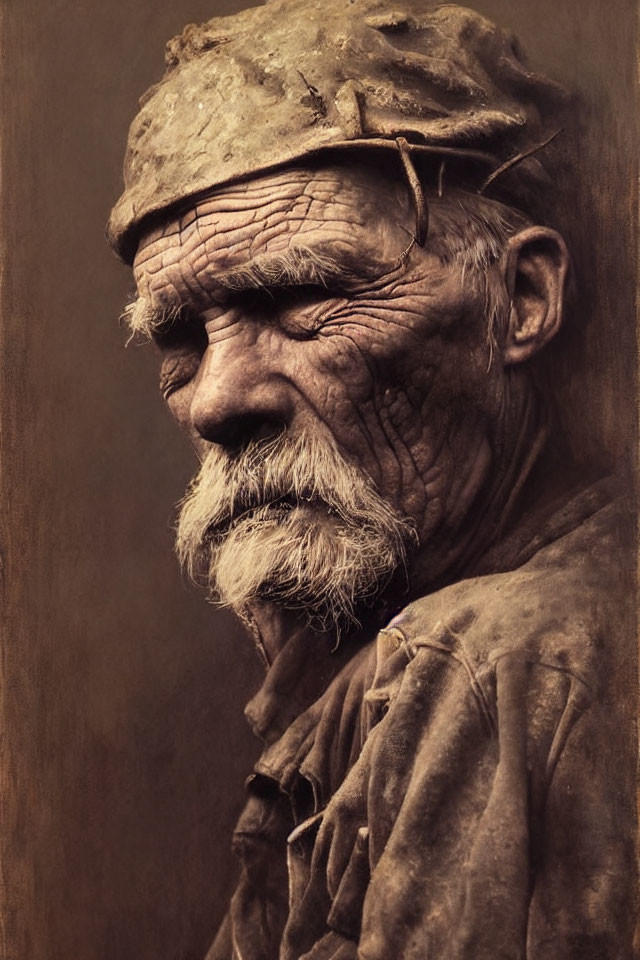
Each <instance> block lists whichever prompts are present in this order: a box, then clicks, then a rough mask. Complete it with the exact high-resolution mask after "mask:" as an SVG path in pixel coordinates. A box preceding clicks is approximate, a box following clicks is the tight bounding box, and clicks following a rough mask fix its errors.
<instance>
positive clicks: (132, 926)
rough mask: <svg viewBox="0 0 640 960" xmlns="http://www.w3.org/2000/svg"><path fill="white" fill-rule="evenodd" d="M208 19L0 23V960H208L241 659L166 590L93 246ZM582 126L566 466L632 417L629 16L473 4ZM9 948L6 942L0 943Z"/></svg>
mask: <svg viewBox="0 0 640 960" xmlns="http://www.w3.org/2000/svg"><path fill="white" fill-rule="evenodd" d="M241 5H244V4H234V2H233V0H227V2H226V3H223V2H221V0H182V2H180V3H176V2H174V0H171V2H170V0H153V2H145V0H137V3H134V2H132V0H126V2H125V0H4V3H3V5H2V8H1V11H0V16H1V17H2V20H3V22H4V23H3V33H4V36H3V57H2V61H3V63H2V71H3V111H2V117H3V120H2V123H3V127H2V150H3V155H4V161H3V201H2V225H3V231H2V245H3V293H2V298H3V299H2V371H3V378H2V421H1V422H2V466H3V475H2V483H3V486H2V498H1V509H2V513H3V524H2V530H3V541H2V552H3V559H4V563H3V569H4V574H3V576H4V602H5V613H4V616H3V660H2V662H3V680H4V686H3V691H4V693H3V696H4V700H3V714H4V720H3V737H4V748H3V749H4V755H3V770H4V782H3V807H2V809H3V818H4V822H3V835H4V842H5V858H4V863H3V868H2V869H3V873H4V882H5V883H6V885H7V887H6V889H7V905H6V907H5V909H4V913H3V918H4V920H3V923H4V927H3V930H4V947H5V951H4V955H3V956H4V958H6V960H8V958H11V960H71V958H79V960H186V958H198V957H200V956H201V954H202V952H203V950H204V948H205V945H206V943H207V941H208V940H209V938H210V936H211V934H212V932H213V929H214V927H215V925H216V923H217V920H218V918H219V916H220V914H221V912H222V910H223V906H224V903H223V901H224V891H225V890H226V889H227V888H228V885H229V881H230V874H231V870H232V866H231V862H230V857H229V855H228V853H227V845H228V844H227V839H226V838H227V836H228V833H229V831H230V828H231V824H232V822H233V819H234V816H235V814H236V812H237V808H238V804H239V802H240V799H241V794H242V780H243V777H244V774H245V772H246V769H247V767H248V766H249V765H250V761H251V756H252V752H253V749H254V746H253V744H252V741H251V737H250V736H249V734H248V732H247V731H246V729H245V726H244V721H243V719H242V705H243V703H244V702H245V700H246V699H247V693H248V689H251V688H253V687H254V686H255V684H256V683H257V682H258V677H259V669H258V665H257V661H256V658H255V657H254V654H253V652H252V650H251V649H250V646H249V644H248V642H247V641H245V640H244V639H243V638H242V637H241V634H240V631H239V630H238V629H237V628H236V627H235V626H234V625H233V623H232V622H231V621H230V619H229V618H227V617H225V616H223V615H220V614H219V613H216V612H215V611H214V610H213V609H212V608H211V607H209V606H208V605H207V604H206V603H204V601H203V600H202V599H201V598H200V597H198V596H197V595H196V594H195V593H194V592H193V591H192V590H190V589H189V588H187V587H186V586H185V585H184V584H183V583H182V581H181V579H180V576H179V574H178V572H177V570H176V567H175V564H174V562H173V559H172V557H171V532H170V517H171V515H172V505H173V503H174V502H175V501H176V499H177V498H178V497H179V495H180V494H181V492H182V490H183V488H184V485H185V482H186V480H187V479H188V477H189V475H190V473H191V470H192V468H193V463H192V460H191V454H190V452H189V450H188V449H187V446H186V444H185V443H184V442H183V441H182V440H181V439H180V438H179V437H178V435H177V433H176V432H175V431H174V429H173V427H172V425H171V423H170V422H169V419H168V416H167V415H166V413H165V412H164V411H163V408H162V405H161V403H160V400H159V398H158V396H157V390H156V386H155V372H154V362H153V356H152V353H151V351H150V350H146V349H143V348H139V347H130V348H129V349H128V350H123V342H124V337H123V334H122V332H121V331H120V330H119V329H118V326H117V323H116V317H117V315H118V313H119V310H120V307H121V304H122V301H123V299H124V297H125V295H126V294H127V292H128V290H129V279H128V276H127V272H126V270H125V269H124V268H122V267H121V266H119V265H118V264H117V263H116V262H115V261H114V260H113V258H112V257H111V255H110V254H109V252H108V251H107V249H106V246H105V244H104V241H103V224H104V221H105V219H106V216H107V212H108V209H109V206H110V204H111V202H112V201H113V200H114V199H115V197H116V196H117V193H118V190H119V176H120V161H121V155H122V148H123V143H124V137H125V131H126V126H127V123H128V120H129V118H130V117H131V115H132V114H133V113H134V111H135V108H136V100H137V96H138V95H139V94H140V93H141V92H142V90H143V89H144V88H145V87H146V86H147V85H148V84H149V83H151V82H152V81H153V80H154V79H155V78H157V76H158V75H159V73H160V69H161V56H162V47H163V44H164V41H165V40H166V39H167V38H168V37H169V36H170V35H172V34H173V33H175V32H177V31H178V30H179V29H180V28H181V27H182V25H183V24H184V23H186V22H188V21H197V20H202V19H206V18H207V17H208V16H211V15H213V14H214V13H220V14H221V13H225V12H231V11H232V10H233V9H236V8H237V7H239V6H241ZM476 8H477V9H479V10H480V11H481V12H486V13H488V14H490V15H492V16H494V17H496V18H497V19H500V20H501V21H502V22H503V23H505V24H509V25H511V26H512V27H513V28H514V29H515V30H516V31H517V32H518V33H520V35H521V37H522V38H523V39H524V40H525V42H526V46H527V47H528V49H529V51H530V55H531V59H532V61H533V62H534V63H536V64H537V65H539V66H541V67H543V68H546V69H547V70H549V71H550V72H552V73H553V74H554V75H555V76H556V77H557V78H558V79H560V80H562V81H565V82H567V83H568V84H569V85H570V86H576V85H578V86H581V87H582V88H583V89H584V90H585V91H586V93H587V95H588V97H589V99H590V100H591V102H592V103H593V121H592V130H593V131H594V132H593V134H592V135H591V136H590V138H589V140H588V143H587V146H586V149H585V154H584V157H583V163H584V173H585V175H586V176H587V178H588V183H589V187H588V189H587V190H586V191H585V193H584V194H583V199H582V200H581V205H580V210H581V212H582V213H583V214H584V217H585V220H586V221H587V230H588V238H589V240H592V239H595V241H596V246H597V250H598V255H597V257H595V258H591V259H590V260H589V259H587V261H586V266H585V268H584V269H583V281H584V284H585V286H584V288H583V289H584V291H585V293H584V300H583V302H584V303H585V304H591V305H592V306H593V311H592V312H593V313H594V315H595V319H592V320H591V321H590V322H589V324H588V325H587V328H586V331H585V332H584V333H578V332H577V331H578V327H579V326H580V323H579V322H577V321H581V320H582V317H583V316H584V317H585V318H586V315H587V311H586V310H579V311H578V314H579V316H578V317H576V318H574V328H575V329H574V331H570V332H569V333H568V334H566V335H565V345H566V348H567V349H571V351H572V354H571V355H572V357H574V358H575V364H574V366H573V367H572V368H571V369H569V368H566V367H565V368H564V369H563V370H562V371H561V372H560V373H559V374H558V377H559V380H560V381H561V383H560V387H561V390H562V398H563V403H564V404H565V405H568V406H569V407H570V408H571V410H572V411H573V412H572V415H571V418H570V420H571V422H573V423H577V424H578V426H579V431H578V433H577V434H576V436H577V437H578V438H579V440H578V446H580V447H581V448H583V449H588V450H589V451H591V450H592V449H593V448H595V447H598V446H600V445H601V444H602V443H604V446H605V447H606V449H607V451H608V455H609V459H612V460H617V459H619V458H620V457H621V456H622V455H624V454H625V452H626V451H628V449H629V446H630V431H631V429H632V427H633V419H632V416H630V414H629V411H631V410H632V409H633V408H634V402H633V398H634V396H635V387H634V382H633V370H634V368H635V346H634V344H635V339H634V319H633V299H634V283H633V273H634V263H633V250H634V247H635V238H634V229H633V225H632V210H633V198H632V197H631V196H630V186H629V182H630V180H631V175H632V172H631V168H632V164H633V163H634V162H635V160H634V158H635V152H634V151H635V144H634V138H633V131H632V125H633V122H634V120H633V118H634V113H635V110H634V104H633V102H632V97H633V68H634V62H633V47H634V42H635V34H636V28H635V22H634V10H635V3H633V2H632V0H537V2H535V3H534V2H532V0H482V2H479V3H477V4H476ZM0 942H2V941H0Z"/></svg>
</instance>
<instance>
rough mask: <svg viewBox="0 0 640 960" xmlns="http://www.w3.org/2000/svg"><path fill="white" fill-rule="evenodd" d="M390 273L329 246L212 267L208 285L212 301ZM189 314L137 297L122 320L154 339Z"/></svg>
mask: <svg viewBox="0 0 640 960" xmlns="http://www.w3.org/2000/svg"><path fill="white" fill-rule="evenodd" d="M385 268H386V269H388V265H384V264H382V263H381V262H380V261H378V260H377V258H376V257H375V256H372V255H371V254H370V253H366V254H364V255H363V256H362V258H360V257H358V258H357V259H356V258H354V257H353V256H349V255H348V254H347V255H345V254H342V253H341V255H340V260H338V259H337V258H336V256H335V254H332V253H331V252H329V249H328V245H326V244H322V245H318V246H316V247H308V246H303V245H298V246H295V247H291V248H290V249H289V250H287V251H285V252H283V253H281V254H262V255H259V256H257V257H255V258H254V259H253V260H250V261H248V262H247V263H246V264H242V265H240V266H237V267H230V268H229V269H227V270H222V271H219V270H215V272H214V268H213V267H211V268H210V270H211V272H210V274H209V276H208V277H207V280H206V288H207V290H210V292H211V296H212V299H213V297H214V296H215V291H216V290H219V291H232V292H234V293H241V292H243V291H256V290H265V291H266V292H270V291H273V290H277V289H282V288H290V287H301V286H318V287H326V288H328V289H329V288H336V287H345V286H348V285H349V284H350V283H354V282H357V281H367V280H375V279H378V278H379V277H380V276H381V274H382V273H384V272H385ZM185 312H189V313H190V314H192V315H193V313H194V308H193V305H192V304H185V303H173V304H171V305H168V306H166V307H161V308H156V307H153V306H152V305H151V303H150V301H149V300H148V299H147V298H145V297H136V298H135V299H133V300H132V301H131V302H130V303H128V304H127V305H126V306H125V308H124V310H123V312H122V315H121V320H122V321H123V322H124V323H125V324H126V326H127V327H128V328H129V330H130V331H131V333H132V335H138V334H140V335H142V336H144V337H147V338H151V337H152V336H153V335H154V334H157V333H158V332H160V331H162V330H165V329H167V328H168V327H170V326H171V324H172V323H174V322H175V321H176V319H177V318H178V317H180V316H182V315H183V314H184V313H185Z"/></svg>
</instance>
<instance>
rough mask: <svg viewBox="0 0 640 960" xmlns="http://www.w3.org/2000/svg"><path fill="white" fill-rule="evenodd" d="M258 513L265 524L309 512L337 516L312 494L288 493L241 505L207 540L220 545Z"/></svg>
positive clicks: (213, 529)
mask: <svg viewBox="0 0 640 960" xmlns="http://www.w3.org/2000/svg"><path fill="white" fill-rule="evenodd" d="M258 511H262V512H263V516H262V521H263V522H264V523H274V522H275V523H283V522H286V521H287V520H288V519H290V518H291V517H292V515H293V514H298V515H299V514H301V513H307V512H313V513H314V514H317V515H320V516H324V517H332V516H335V511H334V510H333V509H332V508H331V507H330V506H328V504H326V503H325V502H324V501H323V500H320V499H319V498H318V497H316V496H314V495H312V494H309V495H297V496H294V495H293V494H290V493H286V494H283V495H282V496H280V497H277V498H276V499H273V500H265V501H260V502H255V503H251V504H241V505H239V506H238V508H237V510H233V511H232V512H231V514H230V515H228V516H226V517H225V518H224V519H223V520H220V521H219V522H218V523H215V524H212V525H211V526H210V527H209V528H208V530H207V535H206V540H207V541H208V542H210V543H211V542H214V543H215V542H218V543H219V542H220V541H221V540H222V539H224V537H225V536H226V535H227V534H228V533H230V532H231V530H232V529H234V528H235V527H237V526H239V525H240V524H241V523H242V522H243V521H245V520H250V519H251V518H253V517H254V516H255V514H256V513H257V512H258Z"/></svg>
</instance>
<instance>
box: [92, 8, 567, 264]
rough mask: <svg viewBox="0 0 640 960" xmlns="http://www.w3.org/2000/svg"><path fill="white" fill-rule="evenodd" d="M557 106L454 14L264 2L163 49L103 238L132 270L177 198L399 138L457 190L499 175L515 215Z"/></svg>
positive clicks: (472, 16)
mask: <svg viewBox="0 0 640 960" xmlns="http://www.w3.org/2000/svg"><path fill="white" fill-rule="evenodd" d="M564 100H565V94H564V91H563V90H562V88H561V87H559V86H558V85H557V84H555V83H554V82H552V81H550V80H548V79H546V78H544V77H541V76H539V75H537V74H535V73H532V72H531V71H530V70H529V69H528V68H527V66H526V64H525V62H524V60H523V58H522V55H521V53H520V50H519V46H518V43H517V40H516V39H515V37H514V36H513V34H511V33H510V32H508V31H505V30H503V29H501V28H500V27H498V26H496V25H495V24H493V23H492V22H491V21H489V20H487V19H486V18H484V17H482V16H480V15H479V14H476V13H474V12H473V11H471V10H468V9H466V8H463V7H458V6H454V5H444V6H434V5H432V4H429V3H426V2H425V0H408V2H407V0H404V2H400V3H398V4H397V5H393V6H390V5H389V3H386V2H384V0H268V2H267V3H266V4H265V5H264V6H260V7H252V8H250V9H247V10H243V11H241V12H240V13H237V14H235V15H234V16H229V17H216V18H214V19H212V20H209V21H208V22H207V23H204V24H202V25H201V26H194V25H190V26H188V27H186V29H185V30H184V32H183V33H182V35H181V36H180V37H177V38H175V39H173V40H171V41H170V42H169V44H168V45H167V53H166V72H165V75H164V77H163V79H162V80H161V81H160V83H158V84H157V85H156V86H154V87H152V88H151V89H150V90H149V91H148V92H147V93H146V95H145V96H144V97H143V98H142V100H141V106H140V112H139V113H138V115H137V116H136V117H135V119H134V121H133V123H132V125H131V129H130V132H129V140H128V145H127V152H126V157H125V163H124V181H125V189H124V192H123V194H122V196H121V197H120V199H119V200H118V201H117V203H116V205H115V207H114V208H113V211H112V213H111V218H110V220H109V224H108V227H107V233H108V238H109V241H110V243H111V245H112V246H113V248H114V249H115V250H116V252H117V253H118V254H119V255H120V257H121V258H122V259H124V260H125V261H127V262H131V261H132V260H133V257H134V255H135V251H136V247H137V243H138V238H139V233H140V230H141V229H144V225H145V223H147V222H148V221H149V220H150V219H151V218H153V217H154V216H158V215H159V214H160V213H168V212H169V211H170V210H171V209H173V208H175V209H178V208H179V207H180V206H181V205H182V204H183V203H184V202H185V201H187V200H189V201H191V200H194V199H195V198H197V197H200V196H204V195H206V194H208V193H211V192H212V191H214V190H215V189H217V188H219V187H222V186H224V185H226V184H229V183H232V182H234V181H238V180H241V179H245V178H247V177H251V176H255V175H257V174H261V173H265V172H267V171H269V170H271V169H274V168H277V167H280V166H282V165H284V164H290V163H292V162H294V161H300V160H305V159H307V158H311V157H314V156H317V155H321V154H322V153H323V152H326V151H328V150H349V151H352V153H354V154H355V156H357V155H358V152H359V151H372V150H387V151H390V150H396V149H397V140H398V138H403V139H405V140H406V141H407V143H408V144H409V149H410V150H411V153H412V156H414V157H416V158H422V157H424V158H427V159H429V158H437V159H438V162H442V160H444V161H445V163H446V164H447V168H448V169H449V168H451V170H455V171H456V172H455V176H456V177H457V178H458V181H460V180H462V182H463V183H464V184H467V185H468V187H469V188H470V189H482V188H483V185H486V181H487V179H489V180H491V178H492V173H493V174H495V172H496V171H497V170H499V169H500V168H503V167H506V169H505V170H504V176H500V177H494V178H493V185H492V186H493V187H494V188H498V187H499V189H500V190H501V191H503V192H504V194H505V195H506V196H507V202H515V203H516V204H517V205H518V206H520V207H521V208H523V209H528V208H530V207H531V205H532V204H534V203H535V200H536V198H539V197H540V195H541V191H542V190H543V187H544V183H545V181H548V180H549V177H548V175H547V174H546V172H545V170H544V167H543V165H542V162H541V160H540V157H542V156H544V155H545V154H547V151H538V152H537V153H536V150H537V149H538V147H539V146H540V145H542V144H544V142H545V140H547V139H548V138H549V134H550V133H551V134H552V133H553V132H554V131H555V130H556V129H557V126H558V120H557V111H558V107H559V105H560V104H561V103H562V102H563V101H564ZM534 154H535V155H534ZM514 159H515V160H517V161H518V162H517V163H513V162H512V161H513V160H514ZM510 161H511V163H510ZM504 198H505V197H504V196H501V197H500V199H504ZM514 198H515V200H514Z"/></svg>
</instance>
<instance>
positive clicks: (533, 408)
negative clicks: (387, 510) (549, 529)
mask: <svg viewBox="0 0 640 960" xmlns="http://www.w3.org/2000/svg"><path fill="white" fill-rule="evenodd" d="M548 432H549V431H548V423H547V417H546V414H545V412H544V411H543V409H542V405H541V403H540V402H539V398H538V396H537V394H536V391H535V388H534V386H533V385H532V383H531V381H530V380H529V379H528V377H526V376H523V375H521V373H520V371H518V372H517V373H516V374H515V375H514V376H513V377H511V378H510V379H509V380H507V384H506V388H505V392H504V396H503V402H502V412H501V416H500V417H498V418H497V426H496V427H495V428H494V429H493V430H492V432H491V434H490V435H488V437H487V442H488V447H489V453H488V455H485V456H484V457H483V463H482V467H483V469H482V471H479V475H478V478H477V481H476V484H475V488H472V490H471V492H470V495H469V500H468V502H467V504H466V505H465V509H464V510H463V511H462V516H461V518H460V519H459V520H458V521H457V522H455V523H453V524H452V523H444V524H443V525H442V526H441V528H440V529H439V530H438V531H436V533H435V535H434V536H432V537H430V538H429V541H428V543H427V544H425V546H424V548H423V549H421V550H420V551H419V553H418V555H417V557H416V558H415V559H414V561H413V564H412V575H411V578H410V585H409V595H408V596H405V597H404V598H402V599H403V603H406V602H408V600H410V599H413V598H415V597H417V596H422V595H424V594H425V593H428V592H431V591H433V590H437V589H439V588H440V587H442V586H445V585H446V584H448V583H451V582H453V581H455V580H459V579H462V578H463V577H465V576H469V575H471V574H472V573H473V570H474V568H475V567H476V565H477V563H478V561H479V560H480V558H481V557H482V556H483V554H484V553H485V552H486V551H487V550H488V549H489V548H490V547H492V546H493V545H494V544H495V543H496V542H497V541H498V540H499V539H500V537H501V536H502V534H503V532H504V530H505V528H506V526H507V525H508V524H509V522H510V520H511V517H512V514H513V509H514V506H515V504H516V502H517V501H518V500H519V498H520V494H521V492H522V490H523V487H524V486H525V484H526V482H527V479H528V477H529V476H530V474H531V471H532V470H533V468H534V466H535V465H536V463H537V462H538V460H539V458H540V457H541V455H542V452H543V449H544V447H545V445H546V442H547V438H548Z"/></svg>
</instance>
